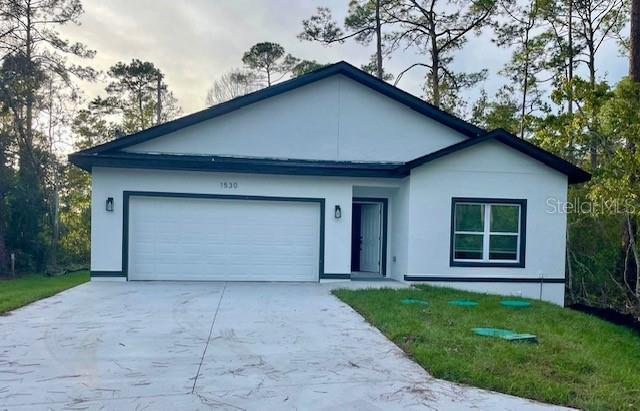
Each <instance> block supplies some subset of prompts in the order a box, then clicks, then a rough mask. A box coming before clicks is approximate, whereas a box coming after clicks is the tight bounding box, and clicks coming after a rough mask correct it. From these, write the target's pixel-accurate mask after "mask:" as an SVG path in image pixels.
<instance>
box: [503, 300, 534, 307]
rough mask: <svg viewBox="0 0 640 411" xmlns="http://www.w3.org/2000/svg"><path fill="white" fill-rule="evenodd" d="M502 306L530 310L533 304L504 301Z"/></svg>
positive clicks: (519, 301)
mask: <svg viewBox="0 0 640 411" xmlns="http://www.w3.org/2000/svg"><path fill="white" fill-rule="evenodd" d="M500 305H502V306H503V307H509V308H528V307H531V303H530V302H528V301H524V300H502V301H500Z"/></svg>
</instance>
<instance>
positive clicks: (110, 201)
mask: <svg viewBox="0 0 640 411" xmlns="http://www.w3.org/2000/svg"><path fill="white" fill-rule="evenodd" d="M106 208H107V211H108V212H112V211H113V197H107V206H106Z"/></svg>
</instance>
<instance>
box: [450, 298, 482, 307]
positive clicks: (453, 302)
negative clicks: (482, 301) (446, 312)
mask: <svg viewBox="0 0 640 411" xmlns="http://www.w3.org/2000/svg"><path fill="white" fill-rule="evenodd" d="M449 304H450V305H458V306H460V307H476V306H477V305H478V302H476V301H473V300H466V299H462V300H451V301H449Z"/></svg>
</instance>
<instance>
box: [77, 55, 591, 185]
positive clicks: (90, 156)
mask: <svg viewBox="0 0 640 411" xmlns="http://www.w3.org/2000/svg"><path fill="white" fill-rule="evenodd" d="M338 74H340V75H343V76H345V77H348V78H350V79H352V80H354V81H356V82H358V83H360V84H362V85H364V86H366V87H369V88H371V89H373V90H374V91H377V92H379V93H381V94H383V95H385V96H387V97H389V98H391V99H393V100H395V101H397V102H399V103H401V104H404V105H405V106H407V107H409V108H410V109H412V110H414V111H416V112H418V113H420V114H422V115H424V116H426V117H429V118H431V119H433V120H435V121H438V122H439V123H441V124H443V125H445V126H448V127H450V128H452V129H454V130H456V131H458V132H460V133H461V134H463V135H464V136H466V137H468V139H467V140H464V141H462V142H459V143H456V144H452V145H450V146H447V147H445V148H442V149H440V150H437V151H434V152H432V153H429V154H426V155H423V156H421V157H418V158H416V159H414V160H411V161H408V162H406V163H383V162H380V163H377V162H350V161H330V160H318V161H316V160H298V159H272V158H236V157H223V156H214V155H210V156H190V155H175V154H144V153H140V154H133V153H127V152H124V151H121V150H122V149H123V148H126V147H130V146H132V145H136V144H140V143H143V142H145V141H149V140H151V139H154V138H156V137H160V136H163V135H166V134H169V133H173V132H175V131H178V130H181V129H183V128H186V127H190V126H192V125H195V124H198V123H201V122H203V121H207V120H210V119H213V118H215V117H219V116H222V115H224V114H228V113H230V112H232V111H235V110H238V109H240V108H242V107H245V106H247V105H250V104H253V103H257V102H259V101H262V100H265V99H268V98H270V97H274V96H277V95H279V94H282V93H286V92H288V91H291V90H294V89H296V88H299V87H302V86H305V85H307V84H311V83H314V82H316V81H319V80H322V79H325V78H327V77H331V76H334V75H338ZM492 139H493V140H496V141H499V142H501V143H503V144H506V145H508V146H509V147H511V148H513V149H515V150H518V151H520V152H521V153H523V154H526V155H528V156H530V157H532V158H534V159H536V160H538V161H540V162H542V163H544V164H546V165H547V166H549V167H551V168H553V169H555V170H557V171H559V172H561V173H563V174H565V175H567V176H568V178H569V183H570V184H575V183H583V182H586V181H589V180H590V179H591V175H590V174H589V173H587V172H586V171H584V170H582V169H580V168H579V167H576V166H574V165H573V164H571V163H570V162H568V161H566V160H564V159H562V158H560V157H558V156H556V155H554V154H551V153H549V152H548V151H545V150H543V149H541V148H540V147H537V146H535V145H533V144H531V143H529V142H527V141H525V140H523V139H521V138H518V137H516V136H514V135H513V134H511V133H509V132H507V131H506V130H503V129H495V130H492V131H490V132H487V131H486V130H483V129H482V128H480V127H477V126H475V125H473V124H471V123H469V122H467V121H465V120H462V119H460V118H458V117H455V116H453V115H451V114H449V113H446V112H444V111H442V110H440V109H438V108H437V107H435V106H434V105H432V104H429V103H427V102H426V101H424V100H422V99H420V98H418V97H416V96H414V95H412V94H409V93H407V92H405V91H403V90H401V89H399V88H397V87H395V86H392V85H390V84H388V83H387V82H385V81H382V80H380V79H378V78H377V77H374V76H372V75H370V74H368V73H366V72H365V71H362V70H360V69H358V68H356V67H354V66H352V65H351V64H349V63H346V62H344V61H341V62H339V63H335V64H331V65H329V66H325V67H323V68H320V69H318V70H315V71H313V72H310V73H308V74H305V75H302V76H299V77H296V78H294V79H291V80H287V81H284V82H282V83H278V84H276V85H273V86H270V87H267V88H264V89H261V90H258V91H255V92H253V93H250V94H247V95H244V96H241V97H237V98H234V99H232V100H229V101H226V102H224V103H220V104H217V105H215V106H212V107H210V108H207V109H205V110H202V111H198V112H196V113H193V114H190V115H187V116H184V117H181V118H178V119H176V120H172V121H169V122H167V123H163V124H160V125H157V126H154V127H151V128H148V129H146V130H142V131H140V132H138V133H135V134H131V135H128V136H125V137H121V138H118V139H115V140H112V141H109V142H107V143H104V144H100V145H97V146H94V147H90V148H88V149H85V150H81V151H78V152H76V153H73V154H70V155H69V161H71V162H72V163H73V164H75V165H76V166H78V167H80V168H82V169H84V170H87V171H90V170H91V168H92V167H93V166H103V167H132V168H155V169H180V170H200V171H230V172H247V173H271V174H300V175H318V176H320V175H332V176H336V175H339V176H353V177H394V178H398V177H404V176H407V175H409V173H410V172H411V169H413V168H415V167H419V166H421V165H423V164H425V163H427V162H430V161H433V160H435V159H437V158H440V157H443V156H446V155H449V154H453V153H455V152H458V151H460V150H463V149H465V148H467V147H471V146H474V145H476V144H480V143H482V142H484V141H488V140H492Z"/></svg>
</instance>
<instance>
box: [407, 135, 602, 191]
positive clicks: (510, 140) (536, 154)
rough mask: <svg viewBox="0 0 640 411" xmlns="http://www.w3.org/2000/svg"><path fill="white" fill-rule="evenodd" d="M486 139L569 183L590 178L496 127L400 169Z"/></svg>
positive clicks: (412, 166) (564, 161) (566, 162)
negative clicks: (522, 156) (550, 169)
mask: <svg viewBox="0 0 640 411" xmlns="http://www.w3.org/2000/svg"><path fill="white" fill-rule="evenodd" d="M488 140H496V141H499V142H501V143H503V144H506V145H507V146H509V147H511V148H513V149H515V150H518V151H519V152H521V153H523V154H526V155H528V156H529V157H532V158H534V159H536V160H538V161H540V162H542V163H544V164H546V165H547V166H549V167H551V168H553V169H555V170H557V171H559V172H561V173H563V174H566V175H567V177H569V183H570V184H577V183H584V182H586V181H589V180H590V179H591V174H589V173H587V172H586V171H584V170H583V169H581V168H579V167H576V166H574V165H573V164H571V163H570V162H568V161H567V160H565V159H563V158H560V157H558V156H556V155H554V154H551V153H550V152H548V151H546V150H543V149H541V148H540V147H538V146H536V145H534V144H531V143H529V142H528V141H526V140H524V139H521V138H518V137H516V136H514V135H513V134H511V133H509V132H508V131H506V130H504V129H501V128H497V129H495V130H492V131H490V132H488V133H485V134H483V135H481V136H479V137H475V138H471V139H469V140H464V141H461V142H459V143H456V144H452V145H450V146H447V147H445V148H442V149H440V150H437V151H434V152H433V153H429V154H426V155H424V156H422V157H418V158H416V159H414V160H411V161H409V162H407V163H405V164H404V165H403V166H402V167H401V169H402V170H411V169H413V168H415V167H419V166H421V165H423V164H426V163H428V162H430V161H433V160H436V159H438V158H440V157H444V156H447V155H449V154H453V153H455V152H458V151H460V150H463V149H465V148H468V147H472V146H475V145H477V144H480V143H482V142H485V141H488Z"/></svg>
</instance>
